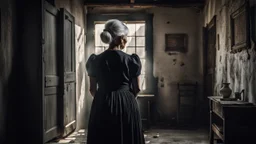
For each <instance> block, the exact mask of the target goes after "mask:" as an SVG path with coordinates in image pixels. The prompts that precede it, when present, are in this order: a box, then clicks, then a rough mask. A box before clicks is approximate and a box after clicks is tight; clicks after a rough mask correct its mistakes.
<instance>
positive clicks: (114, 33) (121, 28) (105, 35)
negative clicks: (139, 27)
mask: <svg viewBox="0 0 256 144" xmlns="http://www.w3.org/2000/svg"><path fill="white" fill-rule="evenodd" d="M128 33H129V29H128V27H127V26H126V25H125V24H124V23H122V22H121V21H119V20H117V19H111V20H108V21H107V22H106V23H105V29H104V30H103V32H102V33H101V34H100V38H101V40H102V41H103V42H104V43H106V44H110V43H111V42H112V41H113V40H114V39H115V38H116V37H118V36H127V35H128Z"/></svg>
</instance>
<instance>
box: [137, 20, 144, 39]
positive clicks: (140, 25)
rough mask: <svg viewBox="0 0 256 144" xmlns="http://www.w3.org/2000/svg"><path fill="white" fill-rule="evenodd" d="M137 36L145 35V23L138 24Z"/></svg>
mask: <svg viewBox="0 0 256 144" xmlns="http://www.w3.org/2000/svg"><path fill="white" fill-rule="evenodd" d="M136 36H145V24H142V23H141V24H136Z"/></svg>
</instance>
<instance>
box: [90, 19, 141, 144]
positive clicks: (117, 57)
mask: <svg viewBox="0 0 256 144" xmlns="http://www.w3.org/2000/svg"><path fill="white" fill-rule="evenodd" d="M128 32H129V30H128V28H127V26H126V25H124V24H123V23H122V22H121V21H119V20H116V19H113V20H109V21H107V22H106V24H105V29H104V31H103V32H102V33H101V35H100V37H101V40H102V41H103V42H104V43H107V44H109V48H108V49H107V50H106V51H104V52H103V53H101V54H99V55H95V54H92V55H91V56H90V57H89V59H88V61H87V63H86V68H87V72H88V75H89V77H90V93H91V95H92V96H93V97H94V99H93V103H92V108H91V113H90V119H89V126H88V135H87V144H145V140H144V135H143V132H142V124H141V118H140V113H139V109H138V105H137V102H136V99H135V98H136V96H137V94H138V92H139V91H140V88H139V84H138V83H139V75H140V72H141V62H140V58H139V57H138V56H137V55H136V54H132V55H128V54H126V53H124V52H123V51H122V49H123V48H125V45H126V43H127V35H128Z"/></svg>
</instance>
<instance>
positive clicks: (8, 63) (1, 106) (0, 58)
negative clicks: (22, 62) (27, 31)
mask: <svg viewBox="0 0 256 144" xmlns="http://www.w3.org/2000/svg"><path fill="white" fill-rule="evenodd" d="M14 7H15V3H14V0H9V1H0V10H1V16H0V17H1V23H0V25H1V42H0V143H2V142H3V141H4V138H5V137H6V131H5V127H6V125H7V102H8V101H7V99H8V97H9V96H10V94H9V93H8V88H9V82H8V80H9V79H10V76H11V72H12V64H13V60H12V58H13V51H14V47H15V46H14V44H13V43H12V42H13V41H14V40H15V38H14V35H13V32H14V30H15V24H14V22H15V20H14V19H15V11H14V9H13V8H14Z"/></svg>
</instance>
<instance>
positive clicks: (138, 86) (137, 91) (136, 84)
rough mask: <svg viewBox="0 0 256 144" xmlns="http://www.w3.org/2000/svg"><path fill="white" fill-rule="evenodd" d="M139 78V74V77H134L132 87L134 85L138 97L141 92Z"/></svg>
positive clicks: (134, 91)
mask: <svg viewBox="0 0 256 144" xmlns="http://www.w3.org/2000/svg"><path fill="white" fill-rule="evenodd" d="M139 80H140V78H139V76H138V77H137V78H132V87H133V93H134V95H135V97H137V94H138V93H139V92H140V85H139V82H140V81H139Z"/></svg>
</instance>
